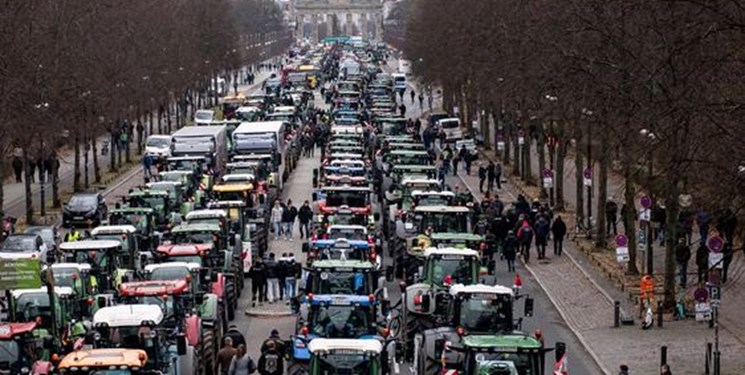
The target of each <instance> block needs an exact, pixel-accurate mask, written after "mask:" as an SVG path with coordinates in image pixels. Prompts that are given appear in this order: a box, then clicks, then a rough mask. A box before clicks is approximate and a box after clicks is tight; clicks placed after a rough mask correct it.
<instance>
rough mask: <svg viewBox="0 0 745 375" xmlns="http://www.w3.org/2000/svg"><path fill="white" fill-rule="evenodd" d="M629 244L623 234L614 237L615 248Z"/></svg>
mask: <svg viewBox="0 0 745 375" xmlns="http://www.w3.org/2000/svg"><path fill="white" fill-rule="evenodd" d="M628 244H629V239H628V237H626V236H625V235H623V234H619V235H617V236H616V246H618V247H625V246H626V245H628Z"/></svg>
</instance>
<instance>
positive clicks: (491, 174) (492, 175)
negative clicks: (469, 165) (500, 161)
mask: <svg viewBox="0 0 745 375" xmlns="http://www.w3.org/2000/svg"><path fill="white" fill-rule="evenodd" d="M486 178H487V179H488V180H489V181H488V183H487V184H486V190H487V191H492V190H494V180H495V179H496V178H497V170H496V166H495V165H494V162H493V161H491V160H489V166H487V167H486Z"/></svg>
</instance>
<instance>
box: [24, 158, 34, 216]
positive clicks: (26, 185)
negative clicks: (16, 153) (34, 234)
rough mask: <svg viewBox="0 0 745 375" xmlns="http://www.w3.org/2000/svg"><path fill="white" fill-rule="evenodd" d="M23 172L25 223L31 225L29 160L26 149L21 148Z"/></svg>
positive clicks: (32, 205)
mask: <svg viewBox="0 0 745 375" xmlns="http://www.w3.org/2000/svg"><path fill="white" fill-rule="evenodd" d="M23 174H24V176H25V181H23V184H24V189H25V192H26V224H27V225H31V224H33V223H34V198H33V196H32V195H31V176H33V173H31V163H30V160H29V155H28V150H27V149H26V148H25V147H24V148H23Z"/></svg>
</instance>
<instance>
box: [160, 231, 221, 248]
mask: <svg viewBox="0 0 745 375" xmlns="http://www.w3.org/2000/svg"><path fill="white" fill-rule="evenodd" d="M215 237H217V235H216V234H213V233H212V232H207V231H199V232H197V231H190V232H177V233H174V234H173V238H172V239H171V242H172V243H174V244H178V245H183V244H188V245H195V244H198V245H209V244H212V243H214V242H215V240H216V238H215Z"/></svg>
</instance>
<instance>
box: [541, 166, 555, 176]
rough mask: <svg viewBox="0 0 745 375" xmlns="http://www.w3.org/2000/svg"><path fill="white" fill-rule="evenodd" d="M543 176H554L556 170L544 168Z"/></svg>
mask: <svg viewBox="0 0 745 375" xmlns="http://www.w3.org/2000/svg"><path fill="white" fill-rule="evenodd" d="M543 177H554V171H552V170H550V169H548V168H546V169H544V170H543Z"/></svg>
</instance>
